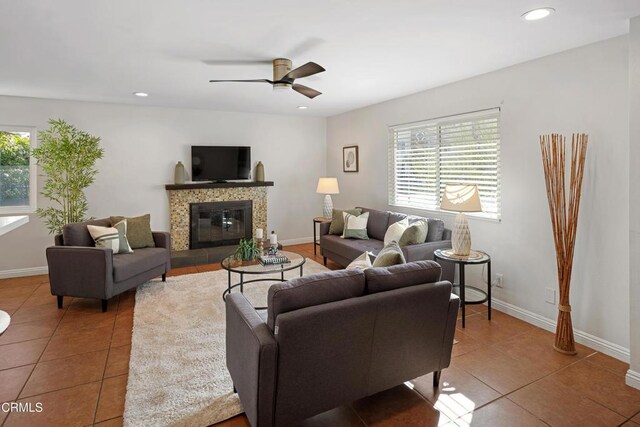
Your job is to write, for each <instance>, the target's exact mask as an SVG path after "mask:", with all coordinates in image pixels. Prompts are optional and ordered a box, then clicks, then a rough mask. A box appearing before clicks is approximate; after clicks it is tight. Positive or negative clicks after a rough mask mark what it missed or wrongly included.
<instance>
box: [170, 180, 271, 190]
mask: <svg viewBox="0 0 640 427" xmlns="http://www.w3.org/2000/svg"><path fill="white" fill-rule="evenodd" d="M237 187H273V181H260V182H258V181H239V182H192V183H188V184H167V185H165V186H164V188H165V189H166V190H172V191H173V190H202V189H207V188H237Z"/></svg>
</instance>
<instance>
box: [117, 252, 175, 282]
mask: <svg viewBox="0 0 640 427" xmlns="http://www.w3.org/2000/svg"><path fill="white" fill-rule="evenodd" d="M166 262H167V250H166V249H164V248H143V249H138V250H136V251H134V252H133V253H130V254H117V255H114V256H113V280H114V281H115V282H121V281H123V280H127V279H129V278H131V277H133V276H136V275H138V274H140V273H144V272H145V271H148V270H151V269H152V268H155V267H158V266H160V265H163V264H165V263H166Z"/></svg>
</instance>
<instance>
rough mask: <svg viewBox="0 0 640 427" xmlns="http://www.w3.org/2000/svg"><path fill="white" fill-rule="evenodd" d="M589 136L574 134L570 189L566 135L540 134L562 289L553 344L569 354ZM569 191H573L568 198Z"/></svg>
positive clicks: (572, 346)
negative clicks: (571, 297) (571, 291)
mask: <svg viewBox="0 0 640 427" xmlns="http://www.w3.org/2000/svg"><path fill="white" fill-rule="evenodd" d="M588 140H589V137H588V136H587V135H586V134H574V135H573V136H572V138H571V170H570V176H569V188H568V189H566V178H565V137H564V136H563V135H558V134H552V135H542V136H541V137H540V148H541V150H542V164H543V166H544V176H545V181H546V185H547V198H548V200H549V212H550V213H551V226H552V229H553V239H554V243H555V248H556V263H557V268H558V287H559V290H560V303H559V304H558V324H557V326H556V340H555V345H554V346H553V348H554V349H556V350H557V351H559V352H561V353H565V354H575V353H576V343H575V340H574V337H573V325H572V323H571V304H570V302H569V289H570V286H571V271H572V268H573V254H574V248H575V243H576V231H577V229H578V212H579V209H580V196H581V194H582V179H583V176H584V162H585V158H586V155H587V143H588ZM567 193H568V195H569V199H568V200H567Z"/></svg>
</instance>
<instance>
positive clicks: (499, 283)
mask: <svg viewBox="0 0 640 427" xmlns="http://www.w3.org/2000/svg"><path fill="white" fill-rule="evenodd" d="M493 285H494V286H495V287H497V288H501V287H503V285H504V275H503V274H502V273H497V274H496V280H494V281H493Z"/></svg>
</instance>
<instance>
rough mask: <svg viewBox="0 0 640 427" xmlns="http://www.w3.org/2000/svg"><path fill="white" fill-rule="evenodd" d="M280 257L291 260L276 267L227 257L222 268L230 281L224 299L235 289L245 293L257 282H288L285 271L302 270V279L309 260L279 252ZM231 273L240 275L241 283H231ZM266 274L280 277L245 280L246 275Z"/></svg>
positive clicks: (259, 308) (290, 253)
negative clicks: (249, 285) (250, 284)
mask: <svg viewBox="0 0 640 427" xmlns="http://www.w3.org/2000/svg"><path fill="white" fill-rule="evenodd" d="M278 255H279V256H286V257H287V258H289V261H290V262H288V263H286V264H274V265H262V264H261V263H260V261H258V260H254V261H238V260H237V259H235V257H234V256H229V257H226V258H225V259H223V260H222V262H221V265H222V268H224V269H225V270H227V274H228V276H227V277H228V279H227V280H228V281H227V289H226V290H225V291H224V292H223V293H222V299H225V298H226V297H227V295H228V294H230V293H231V291H232V290H233V289H235V288H240V292H244V285H246V284H248V283H256V282H286V279H285V278H284V273H285V271H291V270H295V269H296V268H299V269H300V277H302V273H303V266H304V263H305V262H307V259H306V258H305V257H304V256H302V255H300V254H297V253H295V252H290V251H278ZM231 273H237V274H239V275H240V282H238V283H235V284H234V283H232V282H231ZM265 274H271V275H273V274H280V277H264V278H258V279H251V280H244V276H245V275H265ZM266 308H267V307H255V309H256V310H264V309H266Z"/></svg>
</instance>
